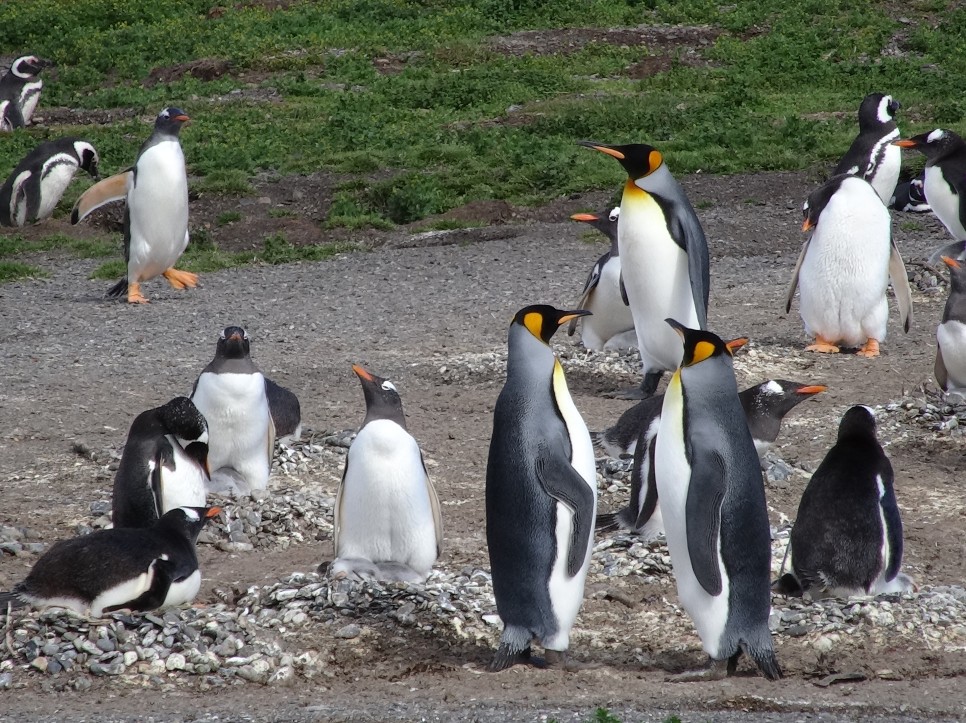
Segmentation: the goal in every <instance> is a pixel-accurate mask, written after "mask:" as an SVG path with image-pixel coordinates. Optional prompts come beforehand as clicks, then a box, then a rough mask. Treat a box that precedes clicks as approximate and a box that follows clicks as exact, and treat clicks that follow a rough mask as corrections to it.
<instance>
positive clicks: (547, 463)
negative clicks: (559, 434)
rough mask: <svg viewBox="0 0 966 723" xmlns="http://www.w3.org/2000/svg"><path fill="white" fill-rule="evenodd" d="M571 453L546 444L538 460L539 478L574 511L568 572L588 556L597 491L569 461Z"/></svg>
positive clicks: (549, 493)
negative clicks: (555, 451) (595, 492)
mask: <svg viewBox="0 0 966 723" xmlns="http://www.w3.org/2000/svg"><path fill="white" fill-rule="evenodd" d="M568 458H569V455H566V454H563V451H562V450H558V451H557V453H556V454H554V452H553V450H549V449H546V448H544V449H543V450H541V453H540V454H538V456H537V460H536V472H537V479H538V480H540V485H541V486H542V487H543V489H544V491H545V492H546V493H547V494H548V495H550V496H551V497H553V498H554V499H555V500H557V501H558V502H560V503H561V504H564V505H566V506H567V507H568V508H569V509H570V511H571V512H572V513H573V523H572V527H571V532H570V549H569V550H568V553H567V574H568V575H570V577H573V576H574V575H576V574H577V573H578V572H579V570H580V568H581V567H583V565H584V561H585V559H586V557H587V546H588V545H589V544H590V538H591V536H592V535H593V533H594V519H593V518H592V516H591V515H590V514H588V512H589V511H591V510H593V509H594V493H593V492H592V491H591V489H590V486H589V485H588V484H587V482H586V481H585V480H584V478H583V477H581V476H580V474H579V473H578V472H577V470H575V469H574V468H573V465H571V464H570V462H569V459H568Z"/></svg>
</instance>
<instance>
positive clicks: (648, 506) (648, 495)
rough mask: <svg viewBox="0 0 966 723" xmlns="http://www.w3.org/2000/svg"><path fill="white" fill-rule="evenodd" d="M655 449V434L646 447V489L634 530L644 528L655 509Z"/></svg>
mask: <svg viewBox="0 0 966 723" xmlns="http://www.w3.org/2000/svg"><path fill="white" fill-rule="evenodd" d="M643 441H644V440H643V439H640V440H638V442H637V444H638V447H640V444H641V442H643ZM656 449H657V435H656V434H655V435H654V436H653V437H652V438H651V443H650V444H649V445H648V447H647V456H648V464H647V476H646V477H644V479H645V480H647V489H645V490H644V503H643V504H642V505H641V511H640V514H638V516H637V521H636V523H635V525H634V529H636V530H640V529H641V528H642V527H644V525H646V524H647V523H648V521H649V520H650V519H651V517H652V516H653V515H654V510H656V509H657V477H656V476H655V474H656V473H655V471H654V457H655V454H654V452H655V450H656ZM635 452H636V450H635Z"/></svg>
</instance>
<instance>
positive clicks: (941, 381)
mask: <svg viewBox="0 0 966 723" xmlns="http://www.w3.org/2000/svg"><path fill="white" fill-rule="evenodd" d="M933 371H934V372H935V374H936V383H937V384H938V385H939V388H940V389H942V390H944V391H945V390H947V389H948V388H949V386H948V385H949V374H948V373H947V372H946V362H945V360H943V348H942V347H941V346H939V342H938V341H937V342H936V364H935V366H934V367H933Z"/></svg>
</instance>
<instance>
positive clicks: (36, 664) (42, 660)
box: [30, 655, 48, 673]
mask: <svg viewBox="0 0 966 723" xmlns="http://www.w3.org/2000/svg"><path fill="white" fill-rule="evenodd" d="M47 665H48V662H47V658H46V656H43V655H41V656H39V657H36V658H34V659H33V660H31V661H30V667H32V668H36V669H37V670H39V671H40V672H41V673H46V672H47Z"/></svg>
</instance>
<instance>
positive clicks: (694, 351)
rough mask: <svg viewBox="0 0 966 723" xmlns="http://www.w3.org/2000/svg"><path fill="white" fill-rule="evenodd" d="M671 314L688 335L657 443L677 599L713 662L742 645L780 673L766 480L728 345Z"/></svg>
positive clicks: (732, 658)
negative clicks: (772, 624)
mask: <svg viewBox="0 0 966 723" xmlns="http://www.w3.org/2000/svg"><path fill="white" fill-rule="evenodd" d="M667 322H668V324H669V325H670V326H671V327H672V328H673V329H674V330H675V331H676V332H678V333H679V334H680V335H681V337H682V340H683V342H684V354H683V357H682V361H681V366H680V367H679V368H678V370H677V371H676V372H675V373H674V375H673V377H672V378H671V381H670V382H669V383H668V388H667V391H666V392H665V394H664V405H663V407H662V409H661V424H660V427H659V429H658V432H657V438H656V443H655V448H654V475H655V479H656V480H657V489H658V495H659V497H660V500H661V512H662V515H663V518H664V526H665V530H666V536H667V545H668V552H669V553H670V555H671V564H672V566H673V568H674V578H675V580H676V581H677V589H678V597H679V598H680V601H681V605H682V606H683V607H684V609H685V610H686V611H687V612H688V615H690V616H691V619H692V620H693V621H694V624H695V627H696V628H697V631H698V635H699V636H700V638H701V644H702V646H703V647H704V650H705V652H707V653H708V655H709V656H710V657H711V659H712V661H713V666H712V669H711V671H706V672H705V674H702V675H701V676H690V675H685V676H682V677H681V678H679V679H682V680H683V679H692V678H694V677H707V676H709V675H710V677H723V676H724V675H726V674H730V673H732V672H734V670H735V669H736V666H737V663H738V658H739V656H740V655H741V653H742V651H743V652H745V653H747V654H748V655H749V656H750V657H751V658H752V659H753V660H754V661H755V663H756V664H757V666H758V668H759V670H760V671H761V672H762V673H763V674H764V675H765V677H767V678H769V679H776V678H780V677H781V676H782V672H781V668H780V667H779V665H778V661H777V660H776V658H775V651H774V646H773V643H772V639H771V633H770V632H769V630H768V616H769V612H770V608H771V594H770V586H769V582H770V581H769V577H770V568H771V539H770V538H771V535H770V530H769V526H768V511H767V509H766V506H765V489H764V482H763V479H762V472H761V468H760V467H759V464H758V455H757V454H755V444H754V440H753V439H752V436H751V432H750V431H749V429H748V426H747V425H745V424H735V423H734V420H735V419H738V418H740V415H741V414H742V408H741V402H740V401H739V399H738V387H737V384H736V382H735V375H734V367H733V365H732V358H731V350H730V349H728V347H727V345H726V344H725V343H724V342H723V341H722V340H721V339H720V338H718V337H717V336H715V335H714V334H712V333H710V332H707V331H701V330H697V329H689V328H687V327H685V326H683V325H682V324H679V323H678V322H676V321H674V320H673V319H668V320H667Z"/></svg>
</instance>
